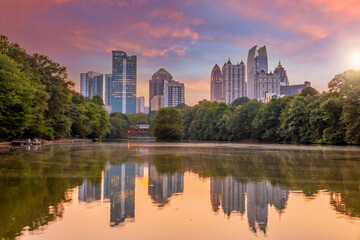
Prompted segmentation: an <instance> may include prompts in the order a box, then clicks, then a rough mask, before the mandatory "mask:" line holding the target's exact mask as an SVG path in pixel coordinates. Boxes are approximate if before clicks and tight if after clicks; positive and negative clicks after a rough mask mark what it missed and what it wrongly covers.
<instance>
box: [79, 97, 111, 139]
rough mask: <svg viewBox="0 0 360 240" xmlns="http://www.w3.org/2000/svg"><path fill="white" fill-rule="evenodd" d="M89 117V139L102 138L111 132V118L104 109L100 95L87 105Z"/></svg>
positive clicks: (86, 113) (87, 122)
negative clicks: (109, 125) (109, 123)
mask: <svg viewBox="0 0 360 240" xmlns="http://www.w3.org/2000/svg"><path fill="white" fill-rule="evenodd" d="M85 115H86V117H87V121H86V125H87V127H88V131H89V132H88V133H87V135H86V137H88V138H102V137H103V136H105V134H106V133H108V132H109V128H108V122H109V117H108V115H107V113H106V110H105V108H104V103H103V101H102V99H101V97H100V96H99V95H95V96H94V97H93V98H92V99H91V100H89V102H88V103H87V104H86V112H85Z"/></svg>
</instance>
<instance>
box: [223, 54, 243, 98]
mask: <svg viewBox="0 0 360 240" xmlns="http://www.w3.org/2000/svg"><path fill="white" fill-rule="evenodd" d="M245 69H246V68H245V64H244V63H243V61H241V63H238V64H236V65H233V64H232V63H231V61H230V59H229V61H228V62H227V63H225V64H224V66H223V67H222V78H223V85H222V91H223V93H222V97H223V98H224V100H225V102H226V103H228V104H231V103H232V102H233V101H234V100H235V99H237V98H239V97H246V90H247V87H246V78H245V71H246V70H245Z"/></svg>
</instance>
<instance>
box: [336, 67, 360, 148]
mask: <svg viewBox="0 0 360 240" xmlns="http://www.w3.org/2000/svg"><path fill="white" fill-rule="evenodd" d="M346 73H347V72H345V74H346ZM346 76H347V75H345V77H346ZM340 93H341V95H342V96H343V97H344V98H345V100H344V105H343V111H342V121H343V122H344V124H345V126H346V141H347V142H348V143H350V144H360V71H352V74H351V76H350V78H349V79H347V81H344V83H343V85H341V87H340Z"/></svg>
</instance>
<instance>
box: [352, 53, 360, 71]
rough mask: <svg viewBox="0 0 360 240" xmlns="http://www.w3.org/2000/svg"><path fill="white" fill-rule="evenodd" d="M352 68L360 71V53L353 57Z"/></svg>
mask: <svg viewBox="0 0 360 240" xmlns="http://www.w3.org/2000/svg"><path fill="white" fill-rule="evenodd" d="M351 62H352V66H353V67H354V68H356V69H360V52H357V53H355V54H353V55H352V59H351Z"/></svg>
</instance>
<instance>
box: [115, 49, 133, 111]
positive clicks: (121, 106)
mask: <svg viewBox="0 0 360 240" xmlns="http://www.w3.org/2000/svg"><path fill="white" fill-rule="evenodd" d="M111 85H112V96H111V106H112V112H120V113H124V114H129V113H136V56H127V55H126V53H125V52H123V51H112V84H111Z"/></svg>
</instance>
